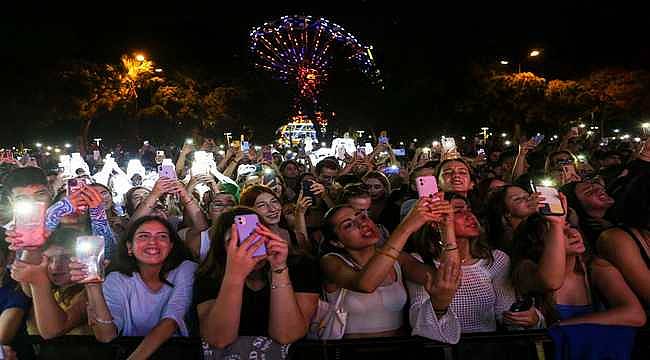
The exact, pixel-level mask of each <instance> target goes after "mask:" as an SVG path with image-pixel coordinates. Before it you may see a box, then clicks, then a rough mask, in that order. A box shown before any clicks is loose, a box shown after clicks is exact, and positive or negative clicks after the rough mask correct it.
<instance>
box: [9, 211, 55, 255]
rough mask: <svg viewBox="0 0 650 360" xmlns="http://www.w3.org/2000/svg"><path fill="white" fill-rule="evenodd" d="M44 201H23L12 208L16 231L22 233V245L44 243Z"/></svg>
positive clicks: (39, 244) (34, 245)
mask: <svg viewBox="0 0 650 360" xmlns="http://www.w3.org/2000/svg"><path fill="white" fill-rule="evenodd" d="M46 210H47V204H46V203H44V202H31V201H29V202H24V203H21V204H19V205H16V207H15V208H14V224H15V227H16V228H15V229H16V232H17V233H19V234H20V235H22V239H21V240H22V245H23V246H24V247H39V246H41V245H43V244H44V243H45V211H46Z"/></svg>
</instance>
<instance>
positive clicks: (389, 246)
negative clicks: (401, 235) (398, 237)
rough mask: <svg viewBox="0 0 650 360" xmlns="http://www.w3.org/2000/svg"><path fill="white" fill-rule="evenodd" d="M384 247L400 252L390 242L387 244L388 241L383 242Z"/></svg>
mask: <svg viewBox="0 0 650 360" xmlns="http://www.w3.org/2000/svg"><path fill="white" fill-rule="evenodd" d="M384 247H388V248H389V249H391V250H395V251H397V253H398V254H399V253H401V251H400V250H398V249H397V248H396V247H394V246H393V245H391V244H389V243H385V244H384Z"/></svg>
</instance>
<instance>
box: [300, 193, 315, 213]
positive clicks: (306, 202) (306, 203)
mask: <svg viewBox="0 0 650 360" xmlns="http://www.w3.org/2000/svg"><path fill="white" fill-rule="evenodd" d="M311 205H312V199H311V197H310V196H303V193H302V191H300V195H298V201H297V202H296V214H300V215H305V213H307V209H309V207H311Z"/></svg>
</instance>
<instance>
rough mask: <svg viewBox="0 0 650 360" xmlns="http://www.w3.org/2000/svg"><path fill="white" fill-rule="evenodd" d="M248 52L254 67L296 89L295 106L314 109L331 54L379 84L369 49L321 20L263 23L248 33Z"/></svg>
mask: <svg viewBox="0 0 650 360" xmlns="http://www.w3.org/2000/svg"><path fill="white" fill-rule="evenodd" d="M250 42H251V45H250V50H251V52H252V53H253V55H254V57H255V59H256V64H255V65H256V66H257V67H259V68H262V69H264V70H266V71H269V72H271V73H272V74H273V76H274V77H275V78H277V79H279V80H282V81H284V82H286V83H288V84H295V85H296V87H297V95H296V107H297V111H298V112H299V113H302V112H303V110H304V109H303V108H302V107H303V106H304V105H308V104H309V105H311V106H312V107H313V108H312V111H316V110H317V108H318V96H319V93H320V88H321V86H322V84H323V83H325V82H326V81H327V78H328V70H329V68H330V66H331V64H332V61H333V58H334V55H335V53H336V55H338V54H339V53H340V54H341V55H342V56H344V58H345V59H346V60H347V61H350V62H351V63H352V64H354V65H356V67H358V69H359V70H360V71H361V73H363V74H364V75H366V76H367V77H368V78H369V79H370V81H371V82H372V83H374V84H377V85H379V86H381V85H382V79H381V74H380V72H379V70H378V69H377V68H376V66H375V62H374V58H373V55H372V46H366V45H363V44H362V43H361V42H360V41H359V40H357V38H355V37H354V35H352V34H350V33H349V32H347V31H345V29H343V28H342V27H341V26H339V25H337V24H334V23H331V22H330V21H328V20H327V19H324V18H314V17H311V16H283V17H281V18H280V19H278V20H275V21H272V22H267V23H264V24H263V25H262V26H260V27H257V28H255V29H253V30H252V31H251V33H250Z"/></svg>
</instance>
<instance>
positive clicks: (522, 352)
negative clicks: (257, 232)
mask: <svg viewBox="0 0 650 360" xmlns="http://www.w3.org/2000/svg"><path fill="white" fill-rule="evenodd" d="M141 341H142V338H140V337H121V338H117V339H115V340H114V341H112V342H110V343H108V344H103V343H99V342H97V341H96V340H95V338H94V337H92V336H75V335H69V336H62V337H59V338H56V339H52V340H43V339H42V338H40V337H39V336H30V337H28V339H27V343H28V344H31V345H32V346H33V347H34V348H35V350H36V352H37V354H38V357H37V358H38V359H57V360H59V359H63V360H76V359H92V360H104V359H111V360H114V359H126V358H127V357H128V356H129V354H130V353H131V352H132V351H133V350H135V348H136V347H137V346H138V344H139V343H140V342H141ZM636 344H637V345H636V348H635V352H634V356H633V359H648V358H650V356H648V355H649V354H650V329H648V328H645V329H641V330H640V331H639V333H638V336H637V341H636ZM505 345H507V346H505ZM551 349H552V344H551V339H550V337H549V336H548V335H547V333H546V331H544V330H535V331H519V332H491V333H473V334H463V336H462V337H461V341H460V342H459V343H458V344H456V345H450V344H445V343H440V342H436V341H431V340H429V339H425V338H420V337H414V336H405V337H391V338H368V339H343V340H335V341H312V340H301V341H298V342H296V343H295V344H293V345H292V346H291V351H290V358H291V359H308V360H318V359H323V360H330V359H336V360H344V359H355V360H357V359H366V358H372V359H373V360H378V359H392V360H410V359H417V358H422V359H424V358H426V359H427V360H429V359H445V360H463V359H474V358H478V357H480V358H486V359H488V358H498V359H506V360H507V359H531V360H532V359H538V360H545V359H552V351H551ZM202 350H203V349H202V345H201V340H200V339H199V338H172V339H170V340H169V341H167V342H166V343H165V344H163V345H162V346H161V347H160V349H158V351H157V352H156V353H155V354H154V356H152V359H182V360H194V359H197V360H199V359H202Z"/></svg>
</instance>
